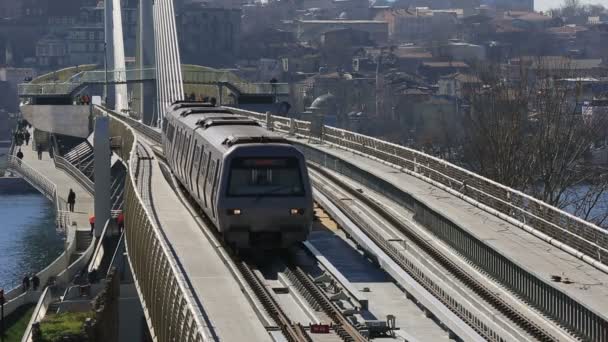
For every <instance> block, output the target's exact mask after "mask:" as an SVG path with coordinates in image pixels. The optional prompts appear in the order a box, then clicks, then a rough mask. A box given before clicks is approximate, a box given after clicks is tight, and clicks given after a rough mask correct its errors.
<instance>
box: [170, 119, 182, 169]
mask: <svg viewBox="0 0 608 342" xmlns="http://www.w3.org/2000/svg"><path fill="white" fill-rule="evenodd" d="M181 144H182V131H181V130H180V129H179V128H178V129H177V139H175V145H174V148H173V160H172V161H173V171H174V172H175V173H176V174H177V175H179V168H178V167H177V161H178V160H179V148H180V146H181Z"/></svg>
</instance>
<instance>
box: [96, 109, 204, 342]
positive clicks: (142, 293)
mask: <svg viewBox="0 0 608 342" xmlns="http://www.w3.org/2000/svg"><path fill="white" fill-rule="evenodd" d="M95 108H96V109H97V110H98V111H101V112H103V113H107V110H106V109H105V108H102V107H98V106H96V107H95ZM111 119H112V120H111V121H110V131H111V132H112V134H114V135H121V136H122V137H123V148H122V149H121V151H120V155H121V157H122V159H123V160H125V161H127V165H128V172H127V179H126V184H125V188H126V192H125V198H126V200H125V210H124V212H125V249H126V251H127V255H128V256H129V257H128V262H129V264H130V266H131V269H132V270H133V277H134V279H135V287H136V289H137V292H138V294H139V297H140V299H141V301H142V306H143V307H144V314H145V316H146V319H147V320H148V324H149V326H150V329H151V330H152V331H153V333H152V335H153V336H155V337H156V338H158V339H159V340H169V339H170V338H174V339H175V340H179V341H207V340H210V339H211V338H210V337H209V336H208V334H207V332H206V329H207V326H206V324H205V323H204V319H203V313H202V311H201V309H200V308H199V307H198V306H197V305H195V303H194V299H193V297H194V294H192V293H191V291H190V290H189V288H188V286H187V285H186V283H185V275H184V274H182V272H181V271H180V270H179V268H178V266H177V264H178V263H177V260H176V259H175V258H174V257H173V255H172V253H171V252H170V248H169V246H168V244H167V241H165V238H164V237H163V235H162V232H161V231H160V228H159V227H158V226H157V225H156V223H155V220H153V219H152V217H153V216H152V214H151V213H150V212H149V209H148V208H147V207H146V205H144V203H145V202H144V201H143V199H142V197H141V194H140V193H139V192H138V191H137V188H138V186H137V180H136V179H135V174H136V172H137V171H136V170H135V169H136V165H137V163H138V158H137V135H136V134H135V132H134V131H133V129H132V128H131V127H130V126H129V125H128V124H126V123H125V122H124V121H122V120H121V119H119V118H118V117H117V116H115V115H112V116H111ZM113 130H115V131H113ZM116 131H119V132H116ZM116 133H119V134H116ZM160 292H163V293H167V292H168V293H170V295H164V296H160V297H159V296H158V293H160Z"/></svg>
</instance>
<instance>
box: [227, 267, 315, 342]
mask: <svg viewBox="0 0 608 342" xmlns="http://www.w3.org/2000/svg"><path fill="white" fill-rule="evenodd" d="M237 267H238V269H239V271H240V272H241V274H242V275H243V277H244V278H245V279H246V280H247V282H248V283H249V286H250V287H251V289H252V290H253V291H254V292H255V294H256V296H257V297H258V300H259V301H260V303H262V305H263V306H264V309H266V311H267V312H268V313H269V314H270V316H271V317H272V318H273V319H274V320H275V322H276V323H277V324H278V326H279V328H280V329H281V331H282V332H283V335H284V336H285V338H286V339H287V341H290V342H312V339H311V338H310V336H309V335H308V333H307V332H306V331H305V330H304V327H303V326H302V325H301V324H299V323H293V322H292V321H291V320H290V319H289V317H287V315H286V314H285V312H284V311H283V310H282V309H281V307H280V306H279V304H278V303H277V302H276V300H275V299H274V298H273V297H272V295H271V294H270V293H269V291H268V289H267V288H266V287H265V286H264V284H263V283H262V281H261V280H260V279H259V278H258V276H256V275H255V273H254V272H253V269H252V267H251V265H249V264H248V263H247V262H246V261H238V262H237Z"/></svg>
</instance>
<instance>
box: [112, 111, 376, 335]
mask: <svg viewBox="0 0 608 342" xmlns="http://www.w3.org/2000/svg"><path fill="white" fill-rule="evenodd" d="M112 115H114V116H116V117H117V118H118V119H121V120H123V121H124V122H126V123H127V124H128V125H129V126H131V127H132V128H133V129H134V130H136V131H137V132H138V133H139V134H141V135H143V136H144V137H145V138H147V139H148V140H150V141H153V142H154V143H156V144H157V146H159V145H160V144H161V143H162V141H161V140H162V138H161V135H160V133H159V132H156V131H154V130H151V129H150V128H149V127H146V126H144V125H142V124H141V123H139V122H138V121H135V120H133V119H130V118H126V117H124V116H122V115H118V114H115V113H112ZM157 146H151V148H152V150H153V152H154V154H155V155H156V156H157V157H159V160H161V161H162V160H164V154H163V152H162V150H160V149H158V148H156V147H157ZM145 157H148V158H150V156H149V155H146V156H145ZM163 171H165V170H163ZM163 173H165V172H163ZM180 192H181V194H182V195H183V196H184V197H186V198H187V199H188V200H189V201H190V204H191V205H192V206H193V208H197V205H196V203H195V202H194V200H193V199H192V198H190V196H189V195H188V193H187V192H186V191H184V190H183V189H181V188H180ZM201 214H202V213H201ZM203 216H204V215H202V216H201V217H203ZM212 234H213V235H215V237H216V239H217V240H218V241H221V237H219V236H218V235H217V233H216V232H212ZM224 247H225V249H226V250H227V251H230V249H229V248H228V247H226V246H224ZM230 257H231V258H232V262H233V263H234V264H235V265H236V267H237V269H238V270H239V272H240V273H241V275H242V276H243V278H244V279H245V280H246V281H247V283H248V285H249V287H250V288H251V289H252V291H253V292H254V293H255V295H256V297H257V298H258V300H259V302H260V303H261V304H262V306H263V307H264V309H265V310H266V312H267V313H268V314H269V315H270V316H271V317H272V319H274V320H275V322H276V324H277V325H278V326H279V328H280V329H281V331H282V332H283V334H284V336H285V338H286V339H287V340H288V341H290V342H292V341H293V342H311V341H312V338H311V337H310V335H309V334H308V332H307V331H306V330H305V329H304V327H303V326H302V325H301V324H300V323H294V322H292V321H291V320H290V318H289V317H288V316H287V315H286V314H285V312H284V311H283V310H282V308H281V307H280V305H279V304H278V303H277V301H276V300H275V299H274V297H273V296H272V294H271V293H270V291H269V290H268V288H266V286H264V283H263V281H262V280H260V279H259V277H258V276H257V275H256V274H255V272H254V271H253V266H252V265H251V264H250V263H249V262H247V261H244V260H240V259H239V257H238V256H237V255H236V253H234V252H233V253H230ZM287 258H289V257H287ZM287 265H288V272H287V274H288V277H289V278H290V280H291V281H292V282H293V283H294V284H296V287H297V288H298V290H299V291H300V292H301V293H302V294H304V295H305V296H306V297H307V298H309V300H310V301H313V302H314V303H311V304H313V305H314V306H317V307H320V308H321V309H322V310H323V312H325V314H326V315H327V316H328V317H329V318H330V319H331V320H332V330H333V331H334V332H335V333H336V335H338V336H339V337H340V338H341V339H342V340H343V341H345V342H364V341H368V339H367V338H365V337H364V336H363V335H361V333H360V332H359V331H358V330H357V329H356V328H355V327H354V326H352V325H351V324H350V323H349V322H348V320H347V319H346V317H345V316H344V315H343V314H342V313H341V312H340V310H339V309H338V308H337V307H336V306H335V305H334V304H333V303H332V302H331V301H330V299H329V298H328V297H327V295H326V294H325V293H323V291H322V290H321V289H320V288H319V287H318V286H317V285H316V284H315V283H314V281H313V280H312V279H311V278H310V276H308V274H307V273H306V272H305V271H303V270H302V268H300V267H299V266H297V265H294V264H293V263H291V262H288V263H287Z"/></svg>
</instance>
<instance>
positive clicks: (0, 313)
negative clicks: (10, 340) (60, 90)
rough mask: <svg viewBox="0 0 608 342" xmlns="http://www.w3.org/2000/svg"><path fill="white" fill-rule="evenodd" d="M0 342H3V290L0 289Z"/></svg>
mask: <svg viewBox="0 0 608 342" xmlns="http://www.w3.org/2000/svg"><path fill="white" fill-rule="evenodd" d="M0 319H1V320H2V323H1V326H0V341H2V342H4V289H0Z"/></svg>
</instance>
